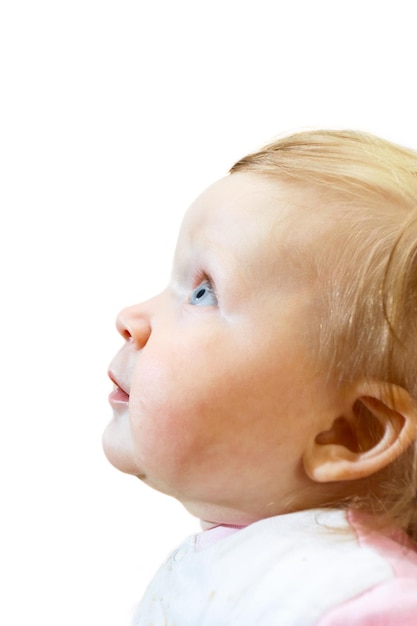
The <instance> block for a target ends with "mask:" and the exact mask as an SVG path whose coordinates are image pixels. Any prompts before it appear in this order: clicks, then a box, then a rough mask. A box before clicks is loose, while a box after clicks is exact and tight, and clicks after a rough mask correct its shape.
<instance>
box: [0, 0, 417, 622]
mask: <svg viewBox="0 0 417 626" xmlns="http://www.w3.org/2000/svg"><path fill="white" fill-rule="evenodd" d="M414 5H415V3H414V2H413V0H410V1H408V2H407V1H401V0H396V1H395V2H394V1H392V2H389V1H384V0H375V1H369V0H360V1H352V0H350V1H349V2H338V1H337V0H333V1H327V2H326V1H321V0H314V1H309V0H306V1H305V2H302V1H300V0H287V1H285V2H284V1H281V2H280V1H278V0H277V1H275V2H273V1H270V2H267V1H264V0H256V1H255V0H253V1H250V2H248V1H245V0H236V1H228V0H221V1H216V0H210V1H208V0H207V1H206V2H200V1H199V0H194V1H189V2H187V1H185V0H175V1H171V0H159V1H158V0H153V1H147V2H145V1H140V0H136V1H133V0H117V1H116V0H100V1H95V0H71V1H60V0H54V1H53V0H51V1H49V2H48V1H46V0H33V1H29V0H28V1H26V2H25V1H22V0H4V1H3V2H2V4H1V8H0V63H1V69H0V90H1V94H0V159H1V163H0V165H1V167H0V194H1V228H0V255H1V259H0V262H1V292H0V293H1V304H0V307H1V309H0V310H1V325H0V333H1V337H0V340H1V343H0V356H1V358H0V363H1V377H2V393H1V405H0V406H1V437H0V463H1V468H0V469H1V513H0V524H1V531H0V537H1V546H0V548H1V552H0V568H1V576H2V581H1V600H0V622H1V624H5V625H7V626H14V625H19V626H20V625H22V626H23V625H24V624H29V623H30V624H42V626H52V625H54V626H55V625H56V624H60V626H66V625H74V624H76V625H77V626H95V625H97V626H123V625H125V624H126V625H127V624H129V620H130V613H131V610H132V607H133V605H134V603H135V602H136V600H137V599H138V598H139V597H140V595H141V593H142V592H143V589H144V586H145V584H146V582H147V581H148V580H149V578H150V577H151V575H152V574H153V572H154V570H155V568H156V567H157V566H158V565H159V563H160V562H161V560H162V559H164V558H165V556H166V555H167V553H168V552H169V551H170V550H171V549H172V548H174V547H175V545H176V544H177V543H178V542H179V541H181V540H182V538H183V537H184V536H185V535H187V534H189V533H190V532H194V531H195V530H197V529H198V525H197V522H196V521H195V520H194V519H192V518H191V517H190V516H189V515H188V514H187V513H186V512H185V510H183V508H182V507H181V505H180V504H178V503H177V502H175V501H174V500H172V499H170V498H167V497H166V496H162V495H160V494H158V493H155V492H152V491H151V490H150V489H148V488H147V487H145V486H144V485H142V484H140V483H139V481H137V480H136V479H134V478H132V477H130V476H125V475H123V474H121V473H119V472H117V471H116V470H115V469H113V468H112V467H111V466H110V465H109V464H108V463H107V461H106V459H105V458H104V455H103V453H102V450H101V433H102V430H103V428H104V427H105V425H106V423H107V422H108V420H109V419H110V409H109V407H108V404H107V396H108V393H109V391H110V390H111V385H110V383H109V381H108V380H107V376H106V371H107V365H108V363H109V361H110V359H111V357H112V356H113V354H114V352H115V351H116V350H117V349H118V347H119V345H120V344H121V340H120V339H119V338H118V336H117V333H116V331H115V329H114V318H115V315H116V313H117V311H118V310H119V309H120V308H122V307H123V306H125V305H127V304H129V303H133V302H135V301H138V300H141V299H143V298H147V297H148V296H150V295H152V294H153V293H156V292H157V291H158V290H159V289H161V288H162V287H163V286H164V285H165V281H166V280H167V278H168V275H169V269H170V260H171V256H172V252H173V248H174V244H175V237H176V232H177V229H178V226H179V223H180V220H181V216H182V214H183V211H184V210H185V209H186V207H187V206H188V205H189V203H190V202H191V201H192V199H193V198H194V197H195V195H196V194H198V193H199V192H200V191H201V190H202V189H204V188H205V187H206V186H207V185H208V184H210V183H211V182H212V181H214V180H215V179H217V178H219V177H220V176H222V175H223V174H225V173H226V171H227V170H228V168H229V167H230V166H231V165H232V164H233V162H234V161H235V160H237V159H238V158H239V157H241V156H243V155H244V154H246V153H247V152H248V151H250V150H252V149H254V148H257V147H258V146H259V145H260V144H262V143H264V142H265V141H267V140H270V139H272V138H273V137H274V136H275V135H277V134H279V133H282V132H284V131H289V130H294V129H300V128H304V127H317V126H324V127H349V128H358V129H364V130H369V131H371V132H374V133H376V134H380V135H382V136H384V137H386V138H388V139H391V140H394V141H396V142H399V143H403V144H405V145H408V146H411V147H415V148H417V122H416V111H417V93H416V61H417V43H416V37H415V17H414V16H413V14H412V11H413V9H414ZM3 613H4V614H3ZM196 626H197V625H196Z"/></svg>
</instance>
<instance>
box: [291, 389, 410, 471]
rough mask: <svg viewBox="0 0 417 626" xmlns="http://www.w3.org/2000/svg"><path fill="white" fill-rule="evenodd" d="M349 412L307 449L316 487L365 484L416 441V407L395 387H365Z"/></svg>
mask: <svg viewBox="0 0 417 626" xmlns="http://www.w3.org/2000/svg"><path fill="white" fill-rule="evenodd" d="M350 398H351V401H350V402H349V410H348V411H346V415H343V416H339V417H337V418H336V419H335V420H334V422H333V424H332V425H331V428H330V429H329V430H324V431H322V432H319V433H318V435H317V436H316V437H315V439H314V441H312V442H311V444H309V446H308V447H307V449H306V451H305V453H304V456H303V462H304V468H305V471H306V473H307V475H308V476H309V478H311V479H312V480H314V481H316V482H323V483H325V482H334V481H344V480H356V479H359V478H365V477H367V476H370V475H371V474H374V473H375V472H378V471H379V470H381V469H383V468H384V467H386V466H387V465H389V464H390V463H392V462H393V461H395V459H397V458H398V457H399V456H400V455H401V454H402V453H403V452H404V451H405V449H406V448H407V447H408V446H409V445H410V444H411V443H412V442H413V441H414V440H415V438H416V434H417V407H416V404H415V403H414V401H413V399H412V398H411V396H410V394H409V393H408V392H407V391H406V390H405V389H403V388H402V387H398V386H396V385H390V384H387V383H383V382H381V383H379V382H367V383H361V384H359V385H357V386H356V387H355V389H354V390H353V393H352V394H351V395H350Z"/></svg>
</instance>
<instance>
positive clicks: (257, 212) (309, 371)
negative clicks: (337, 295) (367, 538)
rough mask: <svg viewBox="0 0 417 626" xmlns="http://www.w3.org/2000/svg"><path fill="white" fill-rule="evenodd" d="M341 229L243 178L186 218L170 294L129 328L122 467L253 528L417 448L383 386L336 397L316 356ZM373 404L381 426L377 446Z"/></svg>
mask: <svg viewBox="0 0 417 626" xmlns="http://www.w3.org/2000/svg"><path fill="white" fill-rule="evenodd" d="M337 227H338V225H337V219H335V217H334V213H331V211H330V208H329V207H328V206H327V205H326V203H324V202H323V203H320V202H314V201H313V202H312V197H311V194H309V193H308V192H307V191H306V189H297V188H296V187H295V186H294V185H290V184H287V183H280V182H278V181H276V180H272V179H269V178H268V177H266V176H262V175H260V174H257V173H247V172H245V173H240V172H238V173H233V174H231V175H229V176H227V177H225V178H223V179H221V180H219V181H217V182H216V183H214V184H213V185H212V186H211V187H209V188H208V189H207V190H206V191H205V192H204V193H203V194H202V195H201V196H200V197H199V198H197V200H196V201H195V202H194V203H193V204H192V206H191V207H190V208H189V210H188V211H187V213H186V215H185V218H184V221H183V224H182V227H181V230H180V234H179V238H178V243H177V248H176V253H175V258H174V263H173V270H172V275H171V279H170V282H169V285H168V286H167V288H166V289H165V290H164V291H163V292H162V293H160V294H158V295H156V296H155V297H154V298H152V299H150V300H148V301H147V302H144V303H141V304H135V305H133V306H130V307H128V308H126V309H124V310H123V311H121V313H120V314H119V316H118V318H117V328H118V330H119V332H120V334H121V336H122V337H123V339H124V344H123V346H122V348H121V349H120V351H119V352H118V354H117V355H116V356H115V358H114V359H113V361H112V362H111V365H110V368H109V376H110V378H111V380H112V381H113V382H114V384H115V389H114V391H113V392H112V393H111V396H110V404H111V406H112V408H113V414H114V416H113V419H112V421H111V422H110V423H109V425H108V426H107V428H106V430H105V433H104V436H103V445H104V450H105V454H106V456H107V457H108V459H109V460H110V462H111V463H112V464H113V465H115V466H116V467H117V468H118V469H120V470H122V471H123V472H127V473H129V474H133V475H135V476H137V477H139V478H140V479H141V480H142V481H144V482H145V483H146V484H148V485H149V486H151V487H153V488H155V489H157V490H159V491H161V492H164V493H166V494H169V495H171V496H173V497H175V498H177V499H178V500H179V501H180V502H181V503H182V504H183V505H184V506H185V507H186V508H187V510H188V511H189V512H190V513H191V514H192V515H194V516H197V517H199V518H200V519H201V520H202V521H203V527H204V528H210V527H212V526H216V525H219V524H222V525H238V526H246V525H249V524H252V523H253V522H256V521H259V520H262V519H265V518H269V517H272V516H277V515H281V514H285V513H289V512H293V511H300V510H305V509H313V508H315V507H320V506H322V505H324V504H326V503H328V502H331V501H333V500H336V499H340V498H343V497H345V496H348V495H350V494H351V492H352V485H355V488H356V486H357V485H363V484H364V482H365V483H366V478H367V477H368V476H371V475H372V474H374V473H375V472H377V471H379V470H380V469H383V468H384V467H386V466H387V465H389V464H390V463H392V462H393V461H394V460H395V459H396V458H397V457H398V456H399V455H400V454H401V453H402V452H403V451H404V450H405V448H406V447H407V446H408V445H409V444H410V442H412V441H413V440H414V439H415V436H416V425H417V417H416V409H415V406H414V404H413V402H412V401H411V399H410V398H409V396H408V394H407V393H405V392H404V390H403V389H401V388H400V387H396V386H395V385H387V384H385V383H383V382H380V381H378V380H372V381H369V380H355V381H353V382H349V383H346V384H344V385H340V384H336V381H335V380H333V379H332V377H331V376H329V372H328V371H327V369H326V368H325V367H323V366H322V365H320V363H319V362H318V359H317V358H316V353H317V346H316V340H317V334H316V330H315V329H316V328H317V326H318V325H319V323H320V316H321V309H320V307H321V298H320V293H321V290H323V289H325V288H326V282H327V281H328V280H329V277H330V274H328V275H327V274H326V269H325V268H323V267H321V266H320V265H319V260H318V259H319V257H320V254H321V253H322V250H323V247H326V246H327V247H329V246H332V247H333V248H334V254H337V251H338V246H339V245H341V242H339V240H338V230H337ZM358 403H362V404H363V405H364V406H365V407H366V409H367V411H368V413H369V414H371V415H372V416H373V419H374V420H375V421H376V422H378V425H379V426H378V428H379V431H380V437H379V438H378V441H377V442H376V443H375V444H374V443H370V442H369V441H368V439H367V435H366V433H364V432H363V429H361V427H360V426H359V424H358V423H357V418H356V415H355V411H354V407H355V406H358Z"/></svg>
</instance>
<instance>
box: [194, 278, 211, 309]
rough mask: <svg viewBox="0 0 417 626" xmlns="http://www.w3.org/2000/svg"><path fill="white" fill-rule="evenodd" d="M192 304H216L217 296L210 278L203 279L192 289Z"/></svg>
mask: <svg viewBox="0 0 417 626" xmlns="http://www.w3.org/2000/svg"><path fill="white" fill-rule="evenodd" d="M189 302H190V304H194V305H196V306H216V305H217V298H216V294H215V293H214V289H213V286H212V284H211V283H210V281H209V280H203V282H201V283H200V284H199V285H197V287H196V288H195V289H194V290H193V291H192V293H191V295H190V300H189Z"/></svg>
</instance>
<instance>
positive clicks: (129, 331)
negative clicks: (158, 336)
mask: <svg viewBox="0 0 417 626" xmlns="http://www.w3.org/2000/svg"><path fill="white" fill-rule="evenodd" d="M116 328H117V330H118V331H119V333H120V334H121V336H122V337H123V339H125V340H126V341H130V340H132V341H133V343H134V346H135V348H136V349H137V350H141V349H142V348H143V347H144V346H145V345H146V344H147V342H148V339H149V337H150V335H151V332H152V326H151V319H150V314H149V311H147V310H146V307H145V306H144V305H141V304H135V305H133V306H130V307H127V308H126V309H123V310H122V311H120V313H119V315H118V316H117V319H116Z"/></svg>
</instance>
